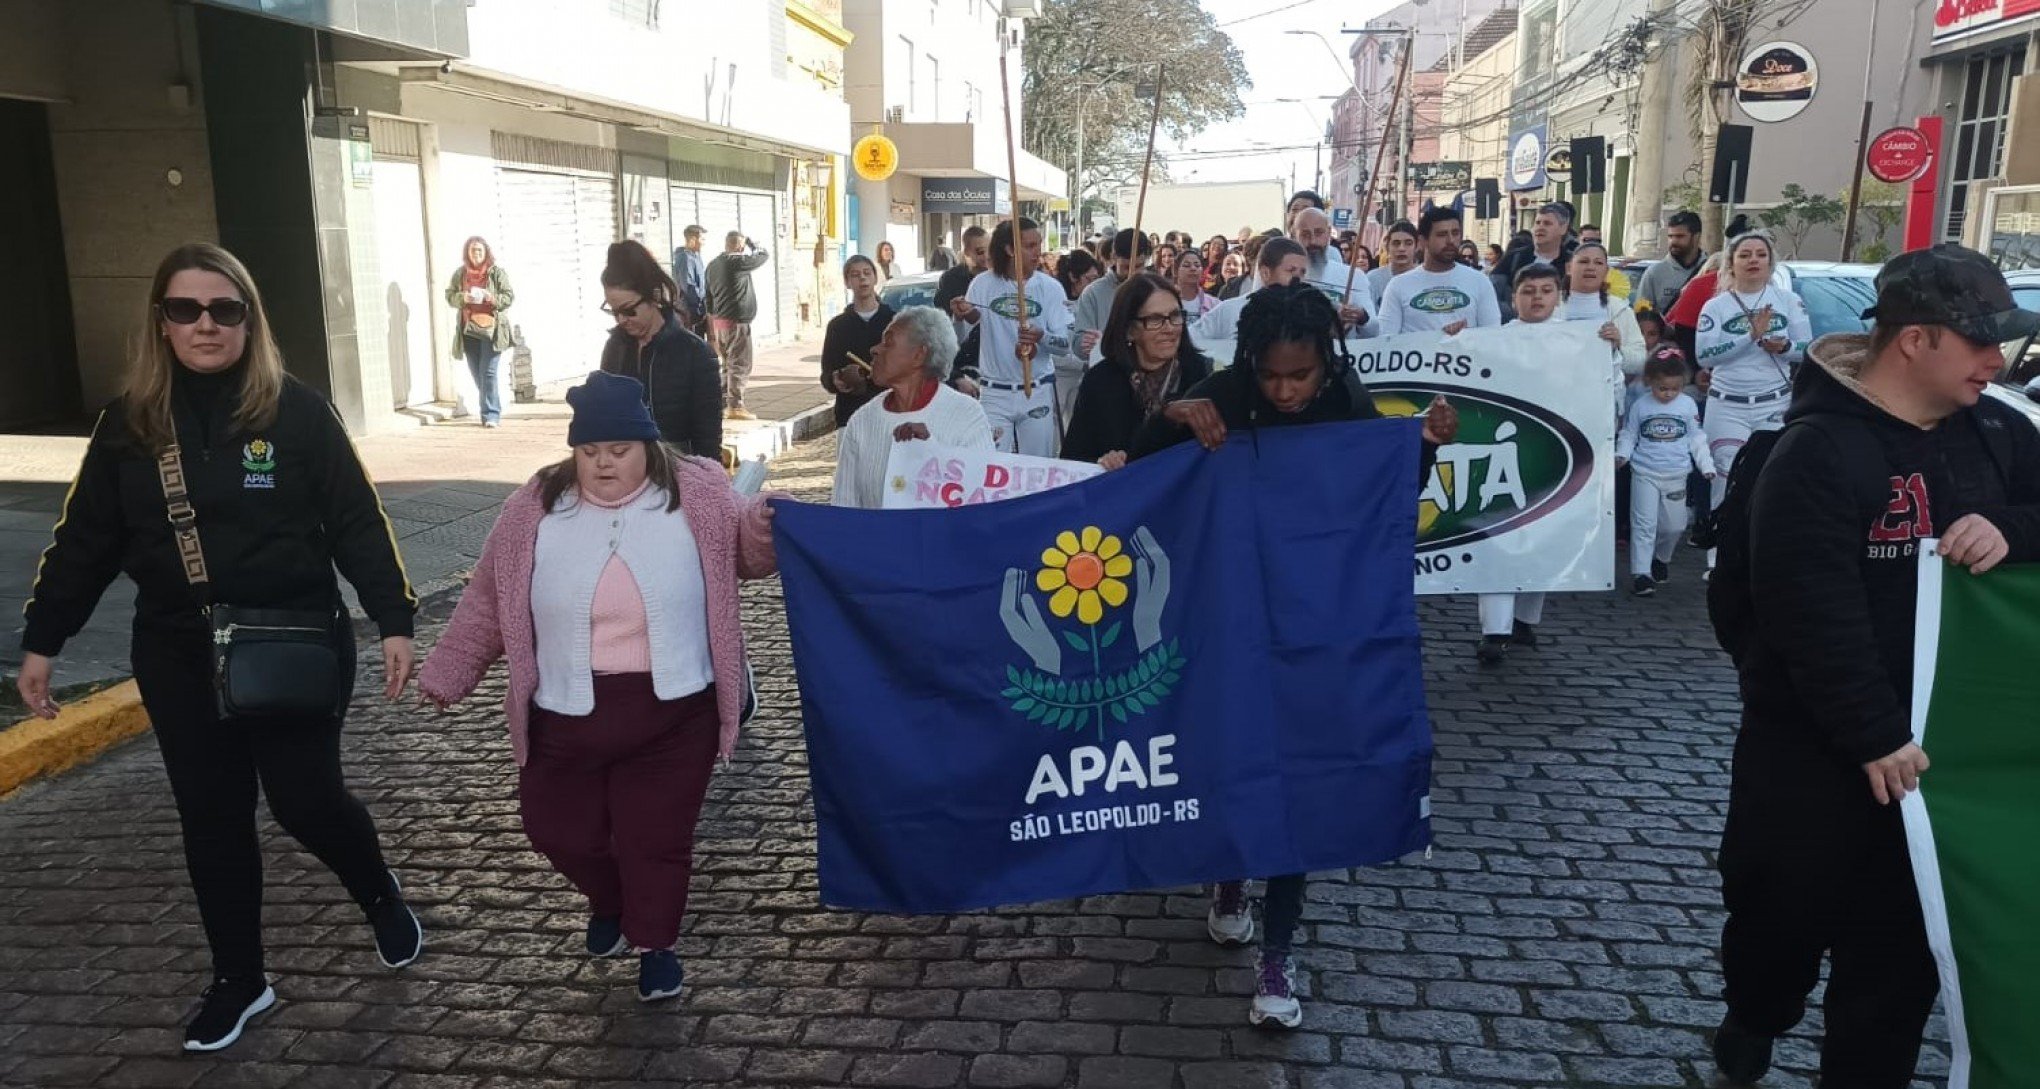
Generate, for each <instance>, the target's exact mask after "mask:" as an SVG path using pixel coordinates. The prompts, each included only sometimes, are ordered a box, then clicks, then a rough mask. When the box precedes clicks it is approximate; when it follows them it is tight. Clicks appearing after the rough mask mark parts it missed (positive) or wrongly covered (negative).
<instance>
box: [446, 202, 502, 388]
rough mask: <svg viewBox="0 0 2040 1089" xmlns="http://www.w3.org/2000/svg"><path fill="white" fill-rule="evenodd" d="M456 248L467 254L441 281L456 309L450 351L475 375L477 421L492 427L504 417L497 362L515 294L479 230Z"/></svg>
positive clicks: (452, 305)
mask: <svg viewBox="0 0 2040 1089" xmlns="http://www.w3.org/2000/svg"><path fill="white" fill-rule="evenodd" d="M460 251H461V254H462V256H463V257H465V258H466V259H465V260H464V261H463V262H462V263H461V266H460V267H459V268H458V269H455V270H454V273H453V280H452V282H450V283H448V284H447V285H446V303H447V305H448V306H451V307H453V308H454V310H455V311H456V312H457V313H456V315H455V321H454V333H453V354H454V357H455V358H457V359H465V360H467V365H468V374H470V375H472V376H473V377H474V380H475V391H476V393H477V394H478V395H479V396H478V403H479V408H478V411H480V413H481V416H482V426H483V427H495V426H496V425H497V424H498V422H500V421H501V420H502V418H503V395H502V392H501V390H499V389H498V388H497V377H498V375H497V363H498V361H500V360H501V359H502V357H503V353H504V352H505V351H506V350H508V349H509V347H510V323H509V322H506V321H504V320H503V311H505V310H508V309H510V301H511V299H512V298H514V297H515V296H514V293H513V292H512V291H511V290H510V275H509V274H508V273H506V272H504V271H503V266H501V265H498V264H497V263H496V258H495V255H494V254H492V253H490V252H489V243H488V242H487V241H486V240H484V239H483V238H482V236H481V235H475V236H474V237H472V238H469V239H468V240H467V242H466V243H464V244H463V245H462V246H461V248H460Z"/></svg>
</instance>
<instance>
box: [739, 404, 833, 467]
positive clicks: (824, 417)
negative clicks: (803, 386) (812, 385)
mask: <svg viewBox="0 0 2040 1089" xmlns="http://www.w3.org/2000/svg"><path fill="white" fill-rule="evenodd" d="M835 412H836V409H835V405H834V404H833V403H830V402H824V403H822V404H819V405H816V406H814V407H813V408H810V409H806V410H803V411H801V412H799V413H796V414H795V415H794V416H793V417H792V418H791V419H785V420H779V421H777V422H775V423H773V424H772V425H771V426H769V427H759V428H754V429H751V430H748V431H745V432H743V433H742V434H739V435H736V436H734V437H732V438H729V439H726V440H725V441H724V443H723V445H724V446H725V447H727V448H728V449H731V450H734V451H735V452H736V455H737V460H738V461H740V462H744V461H750V460H752V459H754V458H759V457H763V458H766V459H768V460H769V459H771V458H776V457H778V456H779V455H781V454H783V453H785V452H786V451H788V450H790V449H792V448H793V445H794V444H795V443H799V442H805V441H807V440H808V439H811V438H814V437H815V436H817V435H821V434H823V433H825V432H828V431H831V430H833V429H834V428H835V426H836V415H835Z"/></svg>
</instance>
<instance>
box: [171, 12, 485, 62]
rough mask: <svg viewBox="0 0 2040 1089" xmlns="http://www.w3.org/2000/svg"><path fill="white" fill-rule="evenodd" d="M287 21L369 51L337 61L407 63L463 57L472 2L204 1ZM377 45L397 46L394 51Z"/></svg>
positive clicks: (362, 50) (350, 53) (339, 58)
mask: <svg viewBox="0 0 2040 1089" xmlns="http://www.w3.org/2000/svg"><path fill="white" fill-rule="evenodd" d="M202 2H204V3H207V4H211V5H212V6H213V7H218V8H228V9H231V10H233V11H242V12H246V13H248V14H250V15H260V16H263V17H264V18H268V19H280V20H282V21H283V22H286V23H296V24H298V25H299V26H308V27H313V28H316V29H318V30H329V31H332V32H333V33H335V34H340V35H345V36H346V37H348V38H352V39H357V40H358V41H359V42H360V43H362V44H363V45H364V46H370V47H371V48H367V49H357V50H348V51H347V53H348V55H346V56H337V57H335V58H334V59H336V60H343V61H348V60H364V61H365V60H408V59H413V58H422V57H442V58H450V57H464V56H466V55H467V51H468V11H467V9H468V7H469V3H468V0H378V2H377V3H367V4H365V3H356V2H355V0H202ZM375 45H382V46H395V47H397V48H396V50H395V51H385V50H376V49H373V48H372V47H373V46H375Z"/></svg>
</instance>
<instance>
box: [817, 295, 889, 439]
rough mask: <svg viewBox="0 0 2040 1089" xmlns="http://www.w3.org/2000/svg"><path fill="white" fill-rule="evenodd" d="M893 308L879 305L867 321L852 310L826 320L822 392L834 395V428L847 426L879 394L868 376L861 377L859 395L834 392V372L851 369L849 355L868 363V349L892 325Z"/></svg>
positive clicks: (823, 338) (869, 354)
mask: <svg viewBox="0 0 2040 1089" xmlns="http://www.w3.org/2000/svg"><path fill="white" fill-rule="evenodd" d="M892 320H893V308H892V307H890V306H887V305H886V304H884V303H879V304H878V312H877V313H875V314H873V315H871V316H870V317H869V318H866V317H863V316H862V315H860V314H858V313H857V311H856V309H855V308H853V307H848V306H846V307H844V308H843V312H842V313H840V314H838V315H836V316H835V317H833V318H830V319H829V324H828V327H827V328H826V329H824V330H823V331H822V388H823V389H825V390H828V391H829V392H830V393H834V394H835V395H836V426H837V427H841V426H843V425H844V424H846V423H848V422H850V416H851V414H852V413H855V412H856V411H857V410H858V409H860V408H863V407H864V405H865V403H866V402H868V401H870V400H871V399H872V398H873V397H876V396H878V395H879V394H880V393H881V392H883V391H882V390H880V389H879V388H878V387H877V386H874V385H872V384H871V376H870V375H869V374H866V375H865V376H864V380H865V385H864V392H862V393H843V392H840V391H838V390H837V389H836V372H837V371H839V370H841V369H842V368H844V367H848V366H853V365H854V364H853V362H852V360H851V359H850V354H851V353H853V352H854V353H856V355H857V358H858V359H862V360H863V361H864V362H866V363H869V362H871V349H872V348H874V347H876V346H877V345H878V341H879V338H881V337H883V336H885V327H886V326H888V325H891V324H892Z"/></svg>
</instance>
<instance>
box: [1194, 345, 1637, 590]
mask: <svg viewBox="0 0 2040 1089" xmlns="http://www.w3.org/2000/svg"><path fill="white" fill-rule="evenodd" d="M1598 328H1599V326H1598V325H1596V324H1595V323H1593V322H1562V321H1554V322H1547V323H1542V324H1538V325H1520V324H1519V325H1510V326H1506V327H1504V328H1500V329H1471V330H1468V331H1466V332H1463V333H1460V334H1459V335H1458V336H1453V337H1447V336H1444V335H1443V334H1440V333H1405V334H1401V335H1399V336H1392V337H1378V338H1375V339H1372V340H1359V339H1351V340H1348V341H1347V342H1346V349H1347V351H1349V352H1351V353H1352V355H1353V358H1354V360H1355V366H1356V368H1357V369H1358V371H1359V373H1360V378H1361V380H1362V381H1364V382H1366V383H1367V389H1368V392H1370V393H1372V394H1373V395H1374V403H1375V405H1376V406H1377V407H1378V408H1380V409H1381V411H1382V413H1383V414H1384V415H1388V416H1411V415H1415V414H1416V413H1419V412H1422V411H1423V410H1424V408H1425V406H1427V405H1429V404H1430V402H1431V398H1432V397H1433V396H1434V395H1438V394H1443V395H1444V397H1445V399H1446V400H1447V401H1449V402H1451V403H1452V405H1453V406H1454V407H1456V408H1457V409H1458V410H1459V436H1458V439H1457V441H1455V442H1453V443H1452V444H1451V445H1449V446H1444V447H1441V448H1440V449H1439V451H1438V465H1437V468H1436V469H1434V470H1433V471H1432V473H1431V477H1430V479H1429V480H1428V481H1427V482H1426V484H1425V486H1424V490H1423V492H1422V495H1421V497H1420V501H1419V506H1418V511H1417V592H1418V593H1419V594H1465V593H1504V592H1521V591H1539V590H1557V591H1581V590H1608V589H1612V588H1613V587H1614V585H1615V403H1616V401H1615V389H1616V370H1615V367H1614V360H1613V356H1612V355H1611V354H1610V350H1609V347H1608V344H1607V343H1606V342H1605V341H1603V340H1601V339H1600V338H1599V336H1598V335H1597V333H1596V330H1597V329H1598ZM1197 346H1198V347H1199V348H1200V349H1202V350H1203V351H1204V352H1205V353H1206V354H1207V355H1209V356H1211V357H1212V359H1214V360H1216V361H1218V363H1219V365H1221V366H1223V365H1224V364H1225V363H1226V362H1228V361H1230V360H1231V359H1232V356H1233V346H1234V342H1233V341H1231V340H1215V341H1210V342H1202V341H1200V342H1199V343H1198V345H1197Z"/></svg>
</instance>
